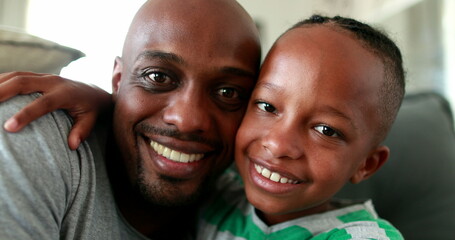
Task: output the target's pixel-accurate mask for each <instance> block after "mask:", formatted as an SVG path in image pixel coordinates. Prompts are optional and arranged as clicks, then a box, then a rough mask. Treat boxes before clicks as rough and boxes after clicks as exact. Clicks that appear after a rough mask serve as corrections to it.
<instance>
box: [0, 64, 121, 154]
mask: <svg viewBox="0 0 455 240" xmlns="http://www.w3.org/2000/svg"><path fill="white" fill-rule="evenodd" d="M33 92H39V93H42V94H43V95H42V96H41V97H39V98H38V99H36V100H35V101H33V102H31V103H30V104H28V105H27V106H25V107H24V108H23V109H22V110H21V111H19V112H18V113H16V114H15V115H14V116H12V117H11V118H10V119H8V120H7V121H6V122H5V123H4V125H3V127H4V128H5V130H6V131H9V132H17V131H19V130H21V129H22V128H23V127H24V126H26V125H27V124H28V123H30V122H31V121H33V120H35V119H37V118H39V117H41V116H43V115H44V114H46V113H49V112H52V111H54V110H57V109H64V110H66V111H67V112H68V113H69V114H70V116H72V117H73V119H74V125H73V128H72V129H71V132H70V134H69V136H68V145H69V147H70V148H71V149H73V150H74V149H76V148H77V147H78V146H79V144H80V143H81V141H83V140H84V139H85V138H87V137H88V135H89V134H90V131H91V130H92V128H93V126H94V125H95V121H96V118H97V116H98V114H99V112H100V111H102V110H104V109H108V108H109V107H110V106H111V103H112V101H111V95H110V94H109V93H107V92H106V91H104V90H102V89H100V88H98V87H95V86H91V85H87V84H84V83H82V82H77V81H71V80H69V79H65V78H62V77H60V76H57V75H50V74H39V73H30V72H12V73H3V74H0V101H5V100H7V99H9V98H11V97H13V96H16V95H19V94H29V93H33Z"/></svg>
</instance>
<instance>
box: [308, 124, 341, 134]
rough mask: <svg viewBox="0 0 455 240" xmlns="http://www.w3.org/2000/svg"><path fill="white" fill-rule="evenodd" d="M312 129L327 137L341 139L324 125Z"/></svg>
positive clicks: (333, 130)
mask: <svg viewBox="0 0 455 240" xmlns="http://www.w3.org/2000/svg"><path fill="white" fill-rule="evenodd" d="M314 129H315V130H316V131H318V132H320V133H322V134H324V135H325V136H328V137H341V134H339V133H338V132H337V131H336V130H335V129H333V128H331V127H329V126H326V125H319V126H316V127H314Z"/></svg>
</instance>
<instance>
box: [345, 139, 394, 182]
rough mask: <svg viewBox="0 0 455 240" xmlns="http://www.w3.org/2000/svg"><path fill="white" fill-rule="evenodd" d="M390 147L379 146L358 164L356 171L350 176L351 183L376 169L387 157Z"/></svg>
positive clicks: (371, 173)
mask: <svg viewBox="0 0 455 240" xmlns="http://www.w3.org/2000/svg"><path fill="white" fill-rule="evenodd" d="M389 154H390V149H389V148H388V147H387V146H379V147H377V148H376V149H374V150H373V151H372V152H371V153H370V155H369V156H368V157H367V158H366V159H365V160H364V161H363V162H362V164H360V166H359V168H358V169H357V171H356V172H355V173H354V175H353V176H352V177H351V179H350V180H351V182H352V183H359V182H361V181H363V180H365V179H367V178H369V177H370V176H372V175H373V174H374V173H375V172H376V171H378V170H379V169H380V168H381V167H382V165H384V163H385V162H386V161H387V159H388V158H389Z"/></svg>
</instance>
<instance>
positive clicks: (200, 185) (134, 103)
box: [110, 0, 260, 236]
mask: <svg viewBox="0 0 455 240" xmlns="http://www.w3.org/2000/svg"><path fill="white" fill-rule="evenodd" d="M219 9H223V11H219ZM259 46H260V45H259V39H258V33H257V30H256V28H255V25H254V23H253V21H252V20H251V18H250V16H249V15H248V14H247V13H246V12H245V11H244V10H243V9H242V8H241V7H240V6H239V5H238V4H237V3H236V2H235V1H230V0H216V1H214V0H189V1H179V0H157V1H149V2H147V3H146V4H145V5H144V6H143V7H142V8H141V9H140V10H139V12H138V14H137V15H136V17H135V18H134V20H133V23H132V25H131V28H130V30H129V32H128V35H127V38H126V40H125V45H124V50H123V56H122V57H121V58H117V59H116V61H115V67H114V73H113V81H112V82H113V99H114V102H115V107H114V119H113V132H114V136H115V139H116V143H114V145H115V146H114V147H112V148H110V152H111V153H110V154H111V157H112V158H113V159H112V160H113V162H114V163H113V166H112V167H111V168H110V169H111V170H110V174H111V175H110V176H111V179H113V181H114V184H113V185H114V187H115V189H114V191H115V192H116V197H117V200H118V203H119V207H120V210H121V211H122V213H123V214H124V216H125V218H126V219H127V220H128V221H129V222H130V224H132V225H133V226H134V227H135V228H136V229H138V230H139V231H140V232H142V233H144V234H146V235H149V236H151V235H153V233H154V232H156V231H157V229H160V228H163V227H164V228H165V227H166V226H168V225H169V224H170V223H171V222H172V226H173V227H172V231H174V232H175V224H176V223H177V222H178V221H179V220H182V218H184V217H183V216H185V214H184V212H182V211H184V210H182V209H181V208H177V207H176V206H188V205H189V204H191V203H193V202H195V201H196V200H198V198H199V196H200V195H201V194H202V192H203V191H204V190H208V186H207V185H208V184H211V183H213V179H214V178H215V177H217V176H218V174H219V173H220V172H221V171H222V170H224V169H225V167H226V166H227V165H228V164H230V163H231V161H232V158H233V149H234V140H235V135H236V131H237V128H238V126H239V124H240V121H241V119H242V117H243V114H244V112H245V109H246V106H247V100H248V97H249V95H250V93H251V91H252V89H253V87H254V84H255V80H256V77H257V71H258V66H259V59H260V47H259ZM151 141H154V142H156V143H159V144H160V145H163V146H165V147H167V148H170V149H172V150H176V151H179V152H182V153H185V154H203V158H202V159H201V160H199V161H195V162H191V163H179V162H174V161H171V160H169V159H168V158H166V157H164V156H163V155H160V154H158V153H157V152H156V151H155V150H153V149H152V147H151V146H150V142H151ZM113 150H114V151H113ZM116 150H118V151H119V152H118V153H117V152H116ZM125 183H128V184H125ZM129 193H131V194H129ZM167 207H169V208H167ZM184 209H185V208H184ZM176 215H178V217H176Z"/></svg>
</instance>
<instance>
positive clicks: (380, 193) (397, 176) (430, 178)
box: [338, 93, 455, 239]
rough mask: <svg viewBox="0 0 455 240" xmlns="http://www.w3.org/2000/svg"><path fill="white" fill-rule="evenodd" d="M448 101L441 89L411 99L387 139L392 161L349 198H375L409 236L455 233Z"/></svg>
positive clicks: (454, 145) (454, 162)
mask: <svg viewBox="0 0 455 240" xmlns="http://www.w3.org/2000/svg"><path fill="white" fill-rule="evenodd" d="M453 124H454V122H453V116H452V112H451V109H450V106H449V104H448V102H447V101H446V100H445V99H444V98H443V97H441V96H440V95H438V94H435V93H418V94H412V95H409V96H406V97H405V100H404V102H403V105H402V107H401V109H400V111H399V114H398V117H397V119H396V121H395V123H394V125H393V127H392V130H391V132H390V134H389V136H388V138H387V139H386V141H385V145H387V146H389V147H390V149H391V156H390V158H389V160H388V162H387V163H386V164H385V165H384V166H383V167H382V169H380V170H379V171H378V172H377V173H376V174H375V175H374V176H372V177H371V178H370V179H368V180H366V181H364V182H362V183H360V184H357V185H353V184H349V185H347V186H346V187H345V188H344V189H343V190H342V191H341V192H340V193H339V194H338V196H339V197H343V198H372V199H373V203H374V204H375V207H376V210H377V211H378V214H379V215H380V216H381V217H383V218H385V219H387V220H389V221H390V222H392V223H393V224H394V225H395V226H396V227H397V228H398V229H399V230H400V231H402V232H403V235H404V237H405V238H406V239H453V237H454V236H455V185H454V184H455V135H454V129H453V126H454V125H453Z"/></svg>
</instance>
